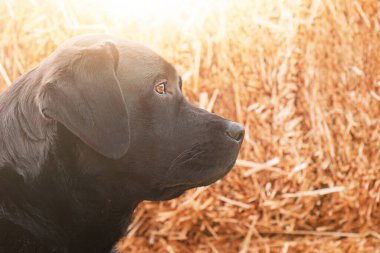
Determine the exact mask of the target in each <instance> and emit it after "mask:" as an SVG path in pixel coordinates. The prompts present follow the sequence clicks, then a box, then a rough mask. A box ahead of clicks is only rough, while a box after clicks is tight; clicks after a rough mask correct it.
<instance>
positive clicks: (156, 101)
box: [37, 35, 244, 200]
mask: <svg viewBox="0 0 380 253" xmlns="http://www.w3.org/2000/svg"><path fill="white" fill-rule="evenodd" d="M40 72H41V73H43V75H42V78H41V83H42V85H41V87H40V89H39V92H38V96H37V98H38V106H39V110H40V113H41V114H42V115H44V117H45V118H46V119H47V120H48V121H49V120H50V121H54V122H58V123H59V124H61V125H63V126H64V127H65V128H66V129H67V130H68V131H69V132H71V133H72V134H73V136H75V138H76V139H77V144H76V145H75V147H72V148H73V149H76V152H77V153H78V155H77V157H78V163H79V164H80V167H81V168H82V169H83V171H84V172H85V173H92V174H95V173H116V174H117V175H118V177H119V178H120V179H122V180H120V181H121V182H123V185H124V187H129V188H130V189H129V191H132V192H138V194H139V195H140V197H141V199H148V200H164V199H170V198H174V197H176V196H178V195H180V194H182V193H183V192H184V191H186V190H187V189H190V188H194V187H198V186H204V185H208V184H211V183H213V182H215V181H216V180H218V179H220V178H221V177H223V176H224V175H226V174H227V173H228V172H229V171H230V169H231V168H232V166H233V165H234V163H235V161H236V158H237V155H238V152H239V149H240V147H241V143H242V141H243V137H244V129H243V127H242V126H241V125H240V124H238V123H235V122H231V121H229V120H226V119H224V118H222V117H219V116H217V115H215V114H212V113H209V112H207V111H205V110H202V109H200V108H198V107H196V106H194V105H192V104H190V103H189V102H188V101H187V100H186V99H185V97H184V96H183V94H182V81H181V77H180V76H179V75H178V73H177V72H176V70H175V68H174V67H173V66H172V65H171V64H169V63H168V62H167V61H165V60H164V59H163V58H161V57H160V56H158V55H157V54H155V53H154V52H153V51H151V50H150V49H148V48H146V47H144V46H142V45H139V44H136V43H133V42H128V41H121V40H117V39H115V38H112V37H108V36H104V35H102V36H100V35H92V36H82V37H79V38H76V39H73V40H71V41H68V42H67V43H65V44H64V45H63V46H62V47H61V48H60V49H58V50H57V52H55V53H54V54H53V55H52V56H51V57H50V58H49V59H48V60H47V61H46V62H45V63H44V64H43V65H42V66H41V71H40ZM94 167H95V168H98V169H94ZM105 178H106V177H105ZM104 180H106V179H104Z"/></svg>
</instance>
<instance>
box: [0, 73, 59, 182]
mask: <svg viewBox="0 0 380 253" xmlns="http://www.w3.org/2000/svg"><path fill="white" fill-rule="evenodd" d="M36 71H38V69H35V70H31V71H29V72H28V73H27V74H25V75H23V76H22V77H21V78H20V79H19V80H17V81H16V82H15V84H13V85H12V86H11V87H9V88H8V89H7V90H5V91H4V92H3V93H2V94H1V95H0V119H1V120H0V168H1V167H5V166H7V167H12V168H15V170H16V171H17V172H18V173H19V174H20V175H22V176H23V177H24V178H25V179H27V180H28V179H32V178H34V177H35V176H36V175H38V174H39V173H40V169H41V167H42V163H43V162H44V161H45V160H46V156H47V154H48V151H49V148H50V145H51V142H52V140H53V135H54V129H55V127H54V123H53V122H50V121H49V120H47V119H45V118H44V117H43V116H42V114H41V113H40V112H39V109H38V106H37V104H36V100H35V96H36V94H37V88H36V87H38V85H34V84H35V83H36V82H39V80H38V75H37V74H36V73H35V72H36ZM31 167H33V168H34V169H33V170H31V169H30V168H31Z"/></svg>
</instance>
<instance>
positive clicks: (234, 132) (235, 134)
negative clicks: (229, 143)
mask: <svg viewBox="0 0 380 253" xmlns="http://www.w3.org/2000/svg"><path fill="white" fill-rule="evenodd" d="M227 135H228V136H229V137H231V138H232V139H234V140H236V141H238V142H241V141H242V140H243V137H244V127H243V126H242V125H241V124H239V123H236V122H230V123H229V124H228V127H227Z"/></svg>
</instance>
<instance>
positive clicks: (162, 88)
mask: <svg viewBox="0 0 380 253" xmlns="http://www.w3.org/2000/svg"><path fill="white" fill-rule="evenodd" d="M154 90H155V91H156V92H157V93H158V94H164V93H166V82H162V83H159V84H157V85H156V86H154Z"/></svg>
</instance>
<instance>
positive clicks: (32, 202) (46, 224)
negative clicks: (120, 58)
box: [0, 125, 140, 252]
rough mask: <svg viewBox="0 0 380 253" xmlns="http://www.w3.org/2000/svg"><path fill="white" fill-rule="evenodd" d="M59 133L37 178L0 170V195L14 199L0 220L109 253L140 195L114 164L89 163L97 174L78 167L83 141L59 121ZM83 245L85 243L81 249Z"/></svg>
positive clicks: (59, 243) (74, 248)
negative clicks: (130, 188) (130, 186)
mask: <svg viewBox="0 0 380 253" xmlns="http://www.w3.org/2000/svg"><path fill="white" fill-rule="evenodd" d="M56 138H57V141H56V143H59V145H58V144H54V145H52V148H51V150H50V151H49V152H48V155H47V159H46V162H45V163H44V164H43V165H42V169H41V173H40V174H39V175H38V176H36V177H35V178H34V180H33V181H30V182H29V181H25V180H24V179H23V177H22V176H20V175H19V174H17V172H16V171H12V169H8V168H5V169H3V170H0V185H1V186H0V199H1V200H4V199H6V200H7V201H9V202H12V203H5V208H4V209H3V210H2V212H0V221H1V220H2V219H6V220H9V221H11V222H15V223H16V224H18V225H19V226H21V227H23V228H24V229H26V230H28V231H29V232H30V233H32V234H33V235H35V236H36V237H37V238H39V239H40V240H43V241H45V242H49V244H50V245H51V246H52V248H61V247H65V246H68V247H69V248H68V249H67V252H107V250H110V249H111V248H112V246H113V245H114V244H115V243H116V242H117V240H118V239H120V237H122V235H123V233H124V231H125V228H126V227H127V226H128V224H129V222H130V219H131V216H132V213H133V210H134V209H135V207H136V206H137V204H138V203H139V201H140V200H139V199H137V197H136V195H135V194H134V193H131V192H130V191H129V189H127V188H126V187H125V185H126V184H125V182H123V178H122V177H121V176H120V174H118V172H116V171H114V170H112V168H105V167H102V164H97V165H95V164H96V161H93V162H91V161H90V163H89V164H87V166H91V167H94V168H93V173H88V172H85V171H83V168H79V167H82V166H84V165H83V164H80V160H79V159H78V157H80V156H81V154H80V153H78V151H77V148H76V147H77V145H80V143H79V144H78V139H77V138H76V137H75V136H73V135H72V134H71V133H70V132H69V131H68V130H67V129H65V128H64V127H63V126H61V125H58V127H57V135H56ZM78 166H79V167H78ZM87 171H90V168H87ZM123 185H124V187H123ZM89 196H91V198H89ZM7 206H8V207H12V208H13V207H16V208H14V209H12V208H9V209H7V208H6V207H7ZM20 210H22V211H20ZM20 217H24V219H20ZM46 231H49V232H48V233H46ZM85 241H87V242H88V243H84V242H85ZM83 245H86V246H85V247H87V248H79V247H83Z"/></svg>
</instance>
